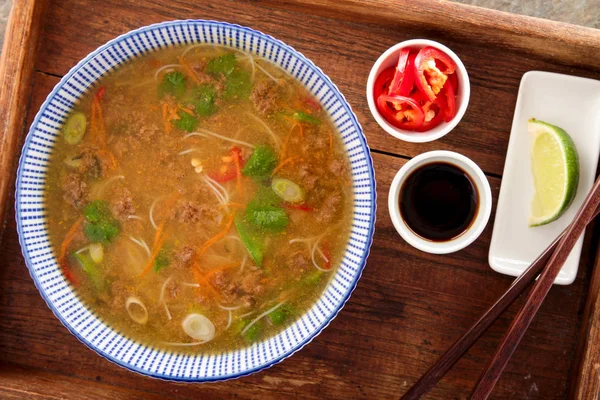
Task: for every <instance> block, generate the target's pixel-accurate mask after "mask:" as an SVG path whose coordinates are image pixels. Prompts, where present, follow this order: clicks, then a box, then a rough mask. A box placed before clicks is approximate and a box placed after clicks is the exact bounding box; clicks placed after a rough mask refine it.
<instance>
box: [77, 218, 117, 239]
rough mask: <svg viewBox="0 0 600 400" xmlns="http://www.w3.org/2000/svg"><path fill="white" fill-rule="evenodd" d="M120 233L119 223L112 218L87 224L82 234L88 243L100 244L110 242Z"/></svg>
mask: <svg viewBox="0 0 600 400" xmlns="http://www.w3.org/2000/svg"><path fill="white" fill-rule="evenodd" d="M120 231H121V228H120V225H119V222H118V221H117V220H116V219H114V218H110V219H103V220H100V221H98V222H96V223H88V224H86V225H85V227H84V228H83V233H84V234H85V236H86V237H87V238H88V239H89V240H90V241H92V242H102V243H108V242H112V240H113V239H114V238H115V237H117V235H118V234H119V232H120Z"/></svg>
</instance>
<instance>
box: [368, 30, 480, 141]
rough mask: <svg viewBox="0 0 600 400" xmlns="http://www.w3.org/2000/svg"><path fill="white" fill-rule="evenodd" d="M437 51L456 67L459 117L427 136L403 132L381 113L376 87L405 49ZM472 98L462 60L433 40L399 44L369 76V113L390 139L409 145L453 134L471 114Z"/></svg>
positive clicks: (423, 133) (430, 131)
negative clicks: (392, 137) (408, 143)
mask: <svg viewBox="0 0 600 400" xmlns="http://www.w3.org/2000/svg"><path fill="white" fill-rule="evenodd" d="M427 46H431V47H435V48H436V49H438V50H440V51H442V52H444V53H446V54H447V55H448V56H449V57H450V58H451V59H452V60H453V61H454V62H455V63H456V72H455V73H456V74H457V78H458V95H457V96H456V115H455V116H454V118H452V120H451V121H450V122H442V123H441V124H439V125H438V126H436V127H435V128H432V129H430V130H428V131H426V132H414V131H407V130H404V129H399V128H396V127H395V126H393V125H392V124H390V123H389V122H387V121H386V120H385V118H384V117H383V116H382V115H381V114H380V113H379V111H378V110H377V106H376V105H375V101H376V99H375V98H373V87H374V86H375V80H376V79H377V77H378V76H379V74H380V73H381V72H383V71H385V70H386V69H388V68H390V67H395V66H396V64H397V63H398V56H399V55H400V51H401V50H402V49H404V48H407V47H408V48H411V49H414V50H420V49H422V48H423V47H427ZM470 96H471V84H470V82H469V74H467V69H466V68H465V66H464V64H463V63H462V61H460V58H458V56H457V55H456V54H455V53H454V52H453V51H452V50H450V49H449V48H448V47H446V46H444V45H443V44H441V43H438V42H434V41H433V40H427V39H411V40H406V41H404V42H401V43H398V44H397V45H395V46H392V47H390V48H389V49H388V50H387V51H386V52H385V53H383V54H382V55H381V56H380V57H379V58H378V59H377V61H375V64H373V67H372V68H371V72H370V73H369V79H368V80H367V102H368V103H369V109H370V110H371V114H373V118H375V121H377V123H378V124H379V126H381V127H382V128H383V129H384V130H385V131H386V132H387V133H389V134H390V135H392V136H394V137H396V138H398V139H401V140H404V141H406V142H413V143H425V142H431V141H433V140H436V139H439V138H441V137H442V136H444V135H446V134H447V133H448V132H450V131H451V130H452V129H454V127H455V126H456V125H457V124H458V123H459V122H460V120H461V119H462V117H463V115H465V111H467V105H468V104H469V97H470Z"/></svg>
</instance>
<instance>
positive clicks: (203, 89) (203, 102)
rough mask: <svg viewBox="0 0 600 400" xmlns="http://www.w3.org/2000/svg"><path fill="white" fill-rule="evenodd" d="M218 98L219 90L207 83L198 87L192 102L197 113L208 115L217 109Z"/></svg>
mask: <svg viewBox="0 0 600 400" xmlns="http://www.w3.org/2000/svg"><path fill="white" fill-rule="evenodd" d="M216 100H217V90H216V89H215V86H214V85H211V84H210V83H205V84H202V85H199V86H197V87H196V89H195V90H194V97H193V99H192V100H191V101H190V103H192V104H193V105H194V111H196V114H197V115H200V116H203V117H207V116H209V115H212V114H214V113H215V112H216V111H217V106H216V105H215V101H216Z"/></svg>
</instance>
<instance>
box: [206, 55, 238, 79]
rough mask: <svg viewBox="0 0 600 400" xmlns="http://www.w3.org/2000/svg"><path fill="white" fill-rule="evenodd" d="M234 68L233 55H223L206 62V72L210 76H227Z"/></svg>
mask: <svg viewBox="0 0 600 400" xmlns="http://www.w3.org/2000/svg"><path fill="white" fill-rule="evenodd" d="M234 68H235V54H225V55H222V56H220V57H217V58H213V59H212V60H210V61H209V62H208V65H207V66H206V70H207V72H208V73H209V74H211V75H219V74H223V75H225V76H228V75H229V74H231V73H232V72H233V70H234Z"/></svg>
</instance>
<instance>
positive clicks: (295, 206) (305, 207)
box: [284, 203, 313, 212]
mask: <svg viewBox="0 0 600 400" xmlns="http://www.w3.org/2000/svg"><path fill="white" fill-rule="evenodd" d="M284 207H286V208H289V209H292V210H300V211H309V212H310V211H313V208H312V207H310V206H308V205H307V204H306V203H300V204H292V203H289V204H287V203H286V204H284Z"/></svg>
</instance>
